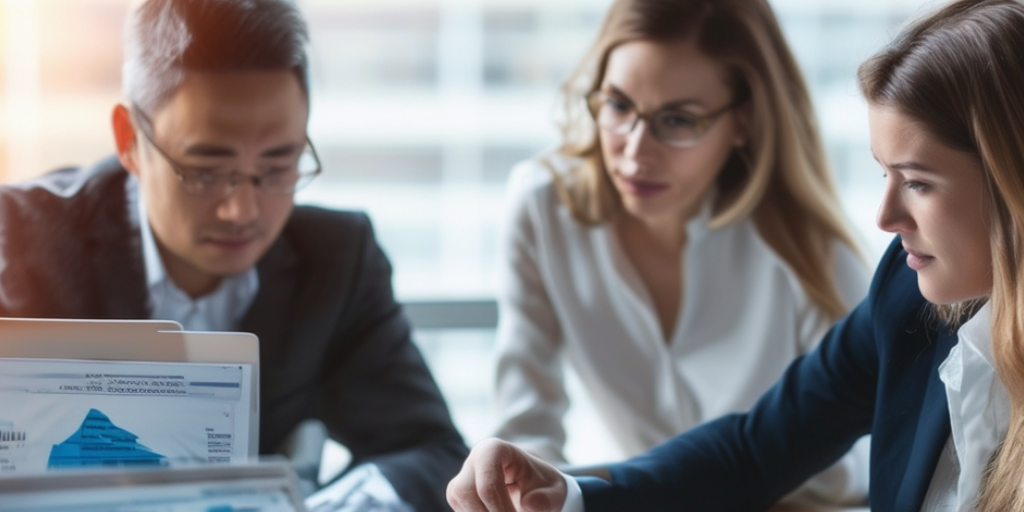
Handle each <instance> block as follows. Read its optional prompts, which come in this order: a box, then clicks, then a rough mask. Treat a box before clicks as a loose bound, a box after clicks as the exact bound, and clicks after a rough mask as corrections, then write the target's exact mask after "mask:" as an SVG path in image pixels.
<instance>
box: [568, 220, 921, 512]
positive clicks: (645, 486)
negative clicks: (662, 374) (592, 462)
mask: <svg viewBox="0 0 1024 512" xmlns="http://www.w3.org/2000/svg"><path fill="white" fill-rule="evenodd" d="M899 249H900V244H899V242H898V240H897V242H895V243H894V244H893V245H892V246H890V248H889V251H888V252H887V253H886V256H885V257H884V258H883V259H882V262H881V263H880V265H879V268H878V270H877V271H876V274H875V279H874V281H873V283H872V285H871V288H870V293H869V295H868V297H867V299H865V300H864V301H863V302H862V303H861V304H860V305H859V306H857V307H856V308H855V309H854V310H853V311H852V312H851V313H850V314H849V315H848V316H847V317H845V318H843V319H842V320H840V321H839V322H838V323H836V324H835V325H834V326H833V327H832V329H831V330H829V332H828V333H827V334H826V335H825V338H824V339H823V340H822V342H821V344H820V345H819V346H818V347H817V349H815V350H814V351H812V352H810V353H808V354H806V355H804V356H802V357H800V358H798V359H797V360H796V361H794V363H793V364H792V365H791V366H790V367H789V368H788V369H787V370H786V372H785V373H784V374H783V376H782V378H781V379H780V380H779V381H778V382H777V383H776V384H775V385H774V386H773V387H772V388H770V389H769V390H768V391H767V392H766V393H765V394H764V395H763V396H762V397H761V399H760V400H759V401H758V402H757V404H755V406H754V407H753V409H751V411H750V412H749V413H747V414H737V415H730V416H725V417H723V418H720V419H718V420H715V421H712V422H709V423H706V424H704V425H702V426H700V427H697V428H695V429H693V430H691V431H689V432H687V433H685V434H683V435H680V436H677V437H675V438H673V439H672V440H670V441H668V442H666V443H664V444H663V445H661V446H658V447H656V448H654V449H652V450H651V451H649V452H647V453H645V454H643V455H641V456H639V457H636V458H633V459H630V460H628V461H626V462H624V463H622V464H618V465H614V466H612V467H611V476H612V480H611V482H606V481H604V480H599V479H593V478H581V479H580V485H581V488H582V490H583V494H584V501H585V504H586V510H587V512H600V511H605V510H608V511H613V510H627V509H628V510H648V511H658V510H666V511H667V510H679V509H680V507H686V510H688V511H718V510H731V511H746V510H751V511H752V510H764V509H766V508H768V507H769V506H771V505H772V504H774V503H775V502H776V501H778V499H779V498H780V497H782V496H783V495H784V494H785V493H786V492H788V491H790V490H792V489H793V488H794V487H796V486H797V485H798V484H800V483H801V482H803V481H804V480H806V479H807V478H808V477H809V476H811V475H812V474H814V473H816V472H818V471H821V470H822V469H824V468H825V467H826V466H828V465H829V464H831V463H832V462H834V461H835V460H836V459H838V458H839V457H840V456H842V455H843V454H844V453H846V452H847V451H848V450H849V449H850V447H851V446H852V445H853V443H854V442H855V441H856V440H857V439H858V438H859V437H861V436H862V435H864V434H867V433H869V432H870V430H871V426H872V420H873V415H874V414H873V411H874V405H875V392H876V389H877V386H878V375H879V349H878V344H877V340H878V339H879V333H880V332H883V331H884V330H886V329H890V330H891V329H899V328H900V324H899V323H898V322H902V321H903V316H904V313H906V312H909V311H911V309H906V310H905V311H903V310H901V311H899V312H896V313H893V312H892V311H887V310H891V309H892V307H891V304H890V302H889V301H886V300H884V299H885V297H886V295H887V294H890V293H893V292H896V294H897V295H899V293H898V289H901V287H906V286H913V284H911V283H912V281H910V280H909V279H904V278H902V277H901V278H899V279H890V277H891V276H892V275H893V272H894V269H896V268H897V267H898V265H902V264H903V263H902V262H901V261H900V259H899V252H900V251H899ZM906 307H907V308H916V307H919V306H918V305H917V304H908V305H907V306H906ZM915 311H916V310H915Z"/></svg>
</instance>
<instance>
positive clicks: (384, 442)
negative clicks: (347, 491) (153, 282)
mask: <svg viewBox="0 0 1024 512" xmlns="http://www.w3.org/2000/svg"><path fill="white" fill-rule="evenodd" d="M128 176H129V175H128V173H127V172H125V171H124V169H123V168H122V167H121V166H120V164H119V163H118V161H117V159H116V158H109V159H106V160H104V161H102V162H100V163H98V164H97V165H94V166H93V167H91V168H85V169H64V170H60V171H56V172H53V173H50V174H47V175H45V176H43V177H41V178H38V179H36V180H33V181H29V182H26V183H23V184H18V185H12V186H6V187H0V316H9V317H49V318H122V319H136V318H149V311H148V306H147V303H148V297H149V295H148V290H147V286H146V278H145V268H144V263H143V257H142V250H141V242H140V234H139V227H138V219H137V217H138V215H137V213H136V211H137V206H136V204H135V203H134V201H132V200H131V199H129V196H131V195H132V194H129V193H127V191H128V188H129V187H132V183H130V182H129V180H128V179H127V178H128ZM257 272H258V274H259V281H260V287H259V293H258V295H257V296H256V298H255V300H254V301H253V304H252V306H251V307H250V309H249V311H248V312H247V313H246V315H245V317H244V319H243V320H242V324H241V326H240V330H242V331H247V332H252V333H254V334H256V335H257V336H258V337H259V340H260V394H261V399H260V452H261V453H267V452H272V451H274V450H275V449H277V448H278V447H279V445H280V444H281V443H282V441H283V440H284V438H285V436H287V435H288V433H289V432H291V431H292V429H293V428H295V426H296V425H297V424H298V423H299V422H301V421H302V420H304V419H308V418H316V419H319V420H321V421H323V423H324V424H325V425H326V426H327V429H328V431H329V433H330V435H331V437H332V438H334V439H336V440H338V441H339V442H341V443H343V444H344V445H346V446H347V447H348V448H349V449H350V450H351V451H352V454H353V457H354V460H353V464H359V463H363V462H373V463H375V464H377V465H378V466H379V467H380V469H381V471H382V472H383V473H384V475H385V476H387V478H388V479H389V480H390V481H391V482H392V484H393V485H394V487H395V489H396V490H397V491H398V493H399V494H400V495H401V496H402V498H403V499H404V500H406V501H407V502H409V503H410V504H413V505H414V506H415V507H416V508H417V510H420V511H432V510H450V509H449V508H448V506H447V503H446V502H445V499H444V490H445V486H446V485H447V483H448V480H449V479H450V478H451V477H452V476H454V475H455V474H456V473H457V472H458V470H459V468H460V467H461V464H462V461H463V459H464V458H465V455H466V447H465V445H464V444H463V442H462V438H461V437H460V436H459V434H458V432H457V431H456V430H455V427H454V426H453V424H452V422H451V418H450V416H449V414H448V409H447V407H446V406H445V403H444V400H443V398H442V397H441V394H440V392H439V390H438V388H437V385H436V384H435V383H434V380H433V378H432V377H431V375H430V373H429V371H428V369H427V367H426V365H425V364H424V361H423V359H422V357H421V356H420V353H419V351H418V350H417V349H416V347H415V345H414V344H413V343H412V342H411V339H410V328H409V324H408V322H407V321H406V319H405V318H404V316H403V314H402V309H401V307H400V306H399V305H398V304H397V303H396V302H395V300H394V298H393V296H392V289H391V267H390V264H389V263H388V261H387V259H386V257H385V256H384V254H383V252H382V251H381V249H380V247H379V246H378V245H377V243H376V241H375V239H374V236H373V231H372V228H371V226H370V221H369V219H368V218H367V217H366V216H365V215H363V214H358V213H351V212H339V211H331V210H325V209H319V208H311V207H296V208H295V210H294V212H293V213H292V215H291V217H290V218H289V220H288V222H287V224H286V225H285V228H284V231H283V232H282V234H281V236H280V237H279V239H278V240H277V241H276V242H275V243H274V244H273V245H272V246H271V247H270V249H269V250H268V251H267V253H266V254H265V255H264V256H263V258H262V259H261V260H260V261H259V263H258V264H257Z"/></svg>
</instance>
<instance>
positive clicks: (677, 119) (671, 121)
mask: <svg viewBox="0 0 1024 512" xmlns="http://www.w3.org/2000/svg"><path fill="white" fill-rule="evenodd" d="M658 122H659V123H661V124H662V125H664V126H665V127H666V128H693V127H694V126H695V125H696V124H697V119H696V117H695V116H693V115H691V114H688V113H686V112H680V111H675V110H670V111H667V112H662V113H661V115H659V116H658Z"/></svg>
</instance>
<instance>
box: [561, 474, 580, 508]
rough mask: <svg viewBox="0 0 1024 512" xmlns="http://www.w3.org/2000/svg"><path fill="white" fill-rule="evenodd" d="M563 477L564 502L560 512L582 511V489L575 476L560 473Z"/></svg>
mask: <svg viewBox="0 0 1024 512" xmlns="http://www.w3.org/2000/svg"><path fill="white" fill-rule="evenodd" d="M562 478H564V479H565V504H564V505H562V512H583V490H582V489H580V484H579V482H577V481H576V479H575V478H573V477H571V476H569V475H567V474H565V473H562Z"/></svg>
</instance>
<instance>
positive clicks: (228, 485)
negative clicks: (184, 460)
mask: <svg viewBox="0 0 1024 512" xmlns="http://www.w3.org/2000/svg"><path fill="white" fill-rule="evenodd" d="M96 511H104V512H128V511H130V512H186V511H187V512H195V511H205V512H241V511H247V512H254V511H260V512H306V508H305V507H304V506H303V503H302V498H301V496H300V494H299V492H298V480H297V478H296V476H295V472H294V471H293V470H292V468H291V466H290V465H289V464H288V462H287V461H284V460H277V461H272V462H266V461H264V462H252V463H248V464H244V465H206V466H176V467H170V468H132V469H124V468H121V469H118V470H109V469H105V470H97V471H88V472H51V473H45V474H39V475H30V476H15V477H10V478H0V512H96Z"/></svg>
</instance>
